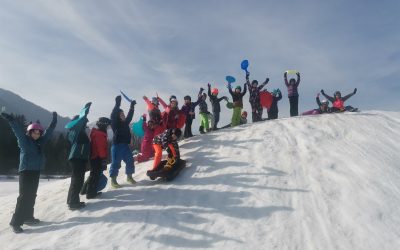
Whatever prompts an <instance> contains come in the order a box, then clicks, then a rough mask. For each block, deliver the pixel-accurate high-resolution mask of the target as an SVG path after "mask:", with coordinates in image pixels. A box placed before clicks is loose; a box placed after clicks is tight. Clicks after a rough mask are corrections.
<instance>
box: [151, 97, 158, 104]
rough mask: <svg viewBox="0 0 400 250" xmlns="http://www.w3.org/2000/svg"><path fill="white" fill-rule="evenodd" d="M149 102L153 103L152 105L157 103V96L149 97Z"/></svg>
mask: <svg viewBox="0 0 400 250" xmlns="http://www.w3.org/2000/svg"><path fill="white" fill-rule="evenodd" d="M151 103H153V104H154V105H158V98H157V97H153V98H151Z"/></svg>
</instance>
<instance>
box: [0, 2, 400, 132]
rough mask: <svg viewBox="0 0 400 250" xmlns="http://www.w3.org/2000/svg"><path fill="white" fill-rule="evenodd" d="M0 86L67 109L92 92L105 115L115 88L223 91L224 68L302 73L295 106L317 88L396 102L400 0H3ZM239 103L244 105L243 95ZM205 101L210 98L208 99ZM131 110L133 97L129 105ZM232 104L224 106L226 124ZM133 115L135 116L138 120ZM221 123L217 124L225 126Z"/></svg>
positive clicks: (277, 81)
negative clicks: (208, 88)
mask: <svg viewBox="0 0 400 250" xmlns="http://www.w3.org/2000/svg"><path fill="white" fill-rule="evenodd" d="M1 5H2V8H0V22H1V24H2V25H1V26H0V37H1V39H0V55H1V56H0V87H2V88H5V89H8V90H11V91H13V92H15V93H17V94H19V95H21V96H23V97H24V98H26V99H28V100H30V101H32V102H34V103H36V104H38V105H41V106H42V107H44V108H46V109H49V110H56V111H58V112H59V113H60V114H61V115H63V116H72V115H74V114H75V113H77V112H78V111H79V110H80V108H81V107H82V106H83V105H84V104H85V103H86V102H87V101H92V102H93V106H92V111H91V116H90V118H91V119H92V120H94V119H97V117H99V116H108V115H109V114H110V112H111V109H112V107H113V103H114V97H115V95H117V94H118V92H119V90H120V89H121V90H123V91H125V92H126V93H127V94H128V95H129V96H131V97H133V98H135V99H137V100H138V103H139V104H138V106H137V113H136V114H142V113H144V112H145V106H144V104H143V102H142V101H141V100H142V99H141V97H142V96H143V95H147V96H149V97H151V96H154V95H155V93H156V92H158V93H159V95H160V96H161V97H164V99H168V96H169V95H171V94H175V95H177V96H178V99H179V100H180V104H182V103H183V100H182V99H183V96H184V95H186V94H189V95H191V96H192V97H194V96H196V95H197V92H198V89H199V88H200V87H201V86H203V87H205V86H206V84H207V82H210V83H212V84H213V86H214V85H215V86H216V87H218V88H219V89H220V92H222V94H226V95H228V92H227V90H226V88H225V80H224V79H225V76H226V75H233V76H235V77H236V79H238V81H239V82H243V81H244V72H243V71H242V70H241V69H240V62H241V61H242V60H243V59H248V60H249V61H250V68H249V70H250V72H251V79H257V80H259V81H263V80H264V79H265V78H266V77H269V78H270V79H271V80H270V83H269V85H267V87H268V89H270V90H272V89H274V88H280V89H281V90H282V92H283V93H284V98H283V100H282V101H281V102H280V103H279V109H280V115H281V116H287V115H288V110H289V105H288V99H287V97H286V88H285V86H284V83H283V72H284V71H285V70H287V69H297V70H299V71H300V72H301V74H302V82H301V85H300V89H299V92H300V105H299V109H300V111H305V110H309V109H312V108H314V107H315V106H316V104H315V95H316V93H317V92H318V91H319V90H320V89H325V91H326V92H327V93H333V92H334V91H335V90H341V91H342V92H343V93H344V94H346V93H349V92H351V91H353V89H354V87H357V88H358V90H359V91H358V93H357V95H356V96H354V97H353V98H352V99H350V100H349V102H348V104H349V105H353V106H357V107H359V108H360V109H362V110H370V109H379V110H396V111H398V110H399V107H400V100H399V93H400V81H399V80H400V67H399V66H400V46H399V45H400V32H398V30H399V27H400V20H399V18H398V13H399V12H400V1H395V0H393V1H385V0H383V1H370V0H365V1H361V0H360V1H342V0H337V1H235V0H233V1H229V2H228V1H216V0H214V1H211V0H203V1H183V0H181V1H169V0H168V1H165V0H163V1H162V0H154V1H128V0H126V1H123V0H116V1H95V0H87V1H50V0H48V1H11V0H10V1H2V4H1ZM245 104H246V105H245V109H247V110H249V104H248V96H245ZM209 105H210V104H209ZM124 107H125V108H126V109H127V108H128V104H127V103H126V102H125V103H124ZM229 116H230V111H228V110H227V109H223V116H222V117H223V120H224V121H223V122H222V123H227V122H228V117H229ZM137 117H138V115H136V118H137ZM221 125H223V124H221Z"/></svg>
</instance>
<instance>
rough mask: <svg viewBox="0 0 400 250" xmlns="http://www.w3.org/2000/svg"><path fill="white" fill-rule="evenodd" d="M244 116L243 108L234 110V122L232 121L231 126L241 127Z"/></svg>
mask: <svg viewBox="0 0 400 250" xmlns="http://www.w3.org/2000/svg"><path fill="white" fill-rule="evenodd" d="M241 115H242V108H241V107H234V108H233V114H232V121H231V126H232V127H234V126H237V125H240V118H241Z"/></svg>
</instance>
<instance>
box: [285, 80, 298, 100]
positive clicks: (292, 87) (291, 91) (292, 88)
mask: <svg viewBox="0 0 400 250" xmlns="http://www.w3.org/2000/svg"><path fill="white" fill-rule="evenodd" d="M285 84H286V87H287V89H288V96H289V97H292V96H299V92H298V91H297V87H299V84H300V75H297V81H296V82H295V83H294V84H290V83H289V82H288V80H287V75H286V74H285Z"/></svg>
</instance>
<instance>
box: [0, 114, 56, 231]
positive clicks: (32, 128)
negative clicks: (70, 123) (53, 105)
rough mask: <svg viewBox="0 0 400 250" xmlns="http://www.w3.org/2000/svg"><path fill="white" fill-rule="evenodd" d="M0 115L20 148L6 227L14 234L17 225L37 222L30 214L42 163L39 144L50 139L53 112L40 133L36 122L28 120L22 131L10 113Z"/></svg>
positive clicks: (54, 117)
mask: <svg viewBox="0 0 400 250" xmlns="http://www.w3.org/2000/svg"><path fill="white" fill-rule="evenodd" d="M1 116H2V117H3V118H4V119H6V120H7V121H8V122H9V124H10V126H11V129H12V130H13V132H14V134H15V137H17V141H18V147H19V148H20V156H19V157H20V163H19V169H18V172H19V196H18V199H17V205H16V207H15V212H14V215H13V217H12V219H11V222H10V226H11V228H12V230H13V232H14V233H22V232H23V229H22V228H21V226H22V225H23V224H26V225H34V224H38V223H40V220H38V219H36V218H35V217H34V216H33V211H34V206H35V200H36V193H37V189H38V186H39V177H40V170H41V169H43V167H44V164H45V156H44V153H43V152H44V151H43V147H44V145H45V144H46V143H47V142H48V141H49V140H50V138H51V136H52V134H53V131H54V128H55V127H56V124H57V113H56V112H53V120H52V121H51V123H50V126H49V127H48V128H47V129H46V131H44V132H43V128H42V126H41V125H40V124H39V123H32V124H30V125H29V126H28V128H27V133H26V134H25V133H24V129H23V127H22V126H21V125H20V124H18V123H17V122H16V121H15V119H14V117H13V116H11V115H9V114H7V113H4V112H3V113H1Z"/></svg>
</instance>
